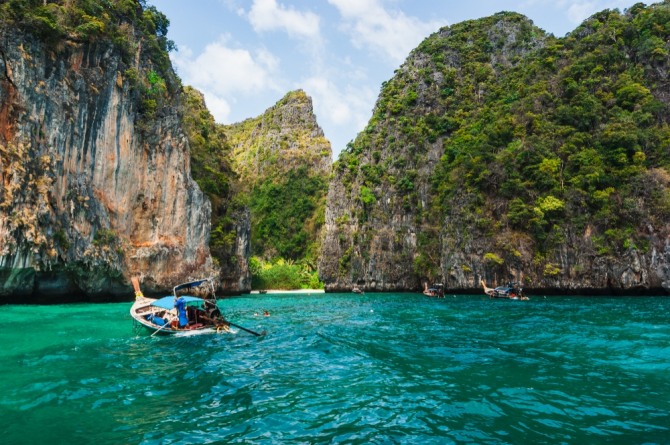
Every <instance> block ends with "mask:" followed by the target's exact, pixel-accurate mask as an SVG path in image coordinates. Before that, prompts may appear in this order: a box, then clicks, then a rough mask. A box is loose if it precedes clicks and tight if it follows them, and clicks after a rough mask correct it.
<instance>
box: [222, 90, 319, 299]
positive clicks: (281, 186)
mask: <svg viewBox="0 0 670 445" xmlns="http://www.w3.org/2000/svg"><path fill="white" fill-rule="evenodd" d="M225 133H226V135H227V137H228V140H229V142H230V144H231V146H232V147H233V159H234V161H233V162H234V167H233V168H234V169H235V171H236V172H237V173H238V174H239V176H240V184H241V188H242V190H243V195H244V196H245V199H246V202H247V203H248V205H249V208H250V212H251V255H252V256H253V257H256V258H255V259H254V261H256V262H257V263H258V264H262V265H263V267H261V266H258V267H252V273H254V271H256V272H260V271H266V273H265V275H267V276H269V275H271V273H269V272H267V270H268V268H269V267H270V266H275V267H278V268H279V269H282V271H283V270H284V269H287V266H286V265H287V264H289V265H290V267H291V268H292V267H297V266H300V267H301V268H302V270H301V272H300V274H297V275H301V276H309V275H314V274H315V264H316V261H317V258H318V254H319V251H320V247H321V244H320V243H321V230H322V227H323V224H324V215H325V203H326V193H327V189H328V183H327V177H328V174H329V171H330V159H331V149H330V143H329V142H328V140H327V139H326V138H325V137H324V136H323V131H322V130H321V128H320V127H319V126H318V124H317V123H316V119H315V117H314V115H313V112H312V103H311V99H310V98H309V97H308V96H307V95H306V94H305V93H304V92H303V91H294V92H290V93H288V94H287V95H286V96H285V97H284V98H282V99H281V100H280V101H279V102H277V104H275V105H274V106H273V107H271V108H269V109H268V110H267V111H266V112H265V113H263V114H262V115H261V116H258V117H256V118H252V119H247V120H245V121H243V122H241V123H238V124H233V125H230V126H226V127H225ZM294 263H296V264H295V265H294ZM282 271H279V270H278V271H276V272H277V273H276V274H275V275H277V276H279V274H282V273H284V272H282ZM254 279H255V280H256V281H255V284H256V285H258V286H263V287H266V285H267V286H269V287H278V288H285V287H281V286H282V284H281V283H276V284H275V285H274V286H273V285H271V284H269V283H268V280H260V279H259V278H258V276H257V275H255V278H254ZM311 279H312V278H308V279H307V282H308V283H309V281H310V280H311ZM296 287H305V286H304V285H300V286H296Z"/></svg>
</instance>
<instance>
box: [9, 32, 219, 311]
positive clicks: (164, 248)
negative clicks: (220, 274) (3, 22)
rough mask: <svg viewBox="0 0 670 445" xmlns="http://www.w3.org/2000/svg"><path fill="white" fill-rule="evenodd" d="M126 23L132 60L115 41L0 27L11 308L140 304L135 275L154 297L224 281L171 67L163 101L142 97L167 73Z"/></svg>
mask: <svg viewBox="0 0 670 445" xmlns="http://www.w3.org/2000/svg"><path fill="white" fill-rule="evenodd" d="M123 26H125V27H122V28H121V29H124V30H126V31H127V33H128V35H129V36H130V38H131V41H132V42H134V43H133V44H134V45H135V48H136V50H135V57H134V60H133V59H132V58H131V59H130V60H129V58H128V57H127V53H124V52H123V51H122V49H120V48H119V46H118V45H116V44H114V43H112V42H111V41H110V40H109V39H106V38H99V39H89V40H81V39H72V40H68V39H64V40H62V41H60V42H59V43H57V44H53V43H48V42H45V41H44V39H42V38H40V36H38V35H37V34H36V33H35V34H33V33H31V32H30V31H26V30H25V29H22V28H18V27H17V28H12V27H4V28H3V29H0V151H1V154H2V156H1V157H0V182H1V184H2V189H1V190H0V302H6V301H22V302H31V301H53V300H54V299H74V300H104V301H109V300H112V299H114V298H118V299H125V300H128V299H130V298H132V292H131V290H132V288H131V287H130V285H129V277H130V276H132V275H136V274H139V275H141V276H142V278H143V289H144V290H145V291H146V292H148V293H151V292H156V291H163V290H167V289H170V288H171V287H172V286H173V285H174V284H175V283H178V282H180V281H181V280H185V279H188V278H191V277H200V276H202V275H207V276H209V275H211V274H212V273H213V268H212V261H211V257H210V251H209V247H208V241H209V236H210V203H209V201H208V200H207V199H206V197H205V196H204V195H203V193H202V192H201V190H200V189H199V187H198V186H197V184H196V183H195V182H194V181H193V179H192V178H191V174H190V164H189V162H190V161H189V146H188V141H187V138H186V136H185V135H184V131H183V130H182V124H181V120H180V115H179V113H178V100H179V96H178V94H179V93H178V87H175V85H174V82H175V79H171V78H168V77H169V76H170V73H171V69H168V70H167V71H166V72H164V73H163V79H161V78H160V77H158V80H159V81H160V82H159V84H158V86H160V87H162V89H160V90H159V91H158V93H156V95H160V96H161V97H160V100H159V102H160V103H161V105H160V106H159V107H158V108H156V100H155V99H153V98H147V97H146V95H145V96H142V93H141V92H140V91H139V90H140V84H141V82H142V81H143V77H142V76H147V75H148V73H153V74H154V78H153V79H150V82H152V86H153V83H155V82H154V81H155V80H156V77H157V75H156V71H154V69H156V70H157V68H154V65H153V64H152V60H151V58H150V57H149V56H148V55H147V54H146V51H145V50H144V48H143V46H142V45H143V39H142V38H141V36H140V37H138V35H137V32H136V31H133V29H132V23H129V24H125V25H123ZM133 33H135V34H133ZM133 37H136V39H135V40H133ZM138 77H140V79H139V80H138ZM165 82H167V90H166V86H165ZM177 82H178V81H177ZM149 99H151V100H153V102H151V100H149ZM147 110H148V111H147Z"/></svg>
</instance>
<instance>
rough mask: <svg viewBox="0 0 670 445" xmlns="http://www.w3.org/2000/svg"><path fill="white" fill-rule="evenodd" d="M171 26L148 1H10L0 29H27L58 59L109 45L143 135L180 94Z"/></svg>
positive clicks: (0, 9) (2, 9)
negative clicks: (77, 49) (75, 49)
mask: <svg viewBox="0 0 670 445" xmlns="http://www.w3.org/2000/svg"><path fill="white" fill-rule="evenodd" d="M169 26H170V21H169V20H168V18H167V17H166V16H165V14H163V13H162V12H160V11H158V10H157V9H156V7H154V6H147V4H146V1H145V0H46V1H45V0H7V1H5V2H2V4H0V28H9V27H18V28H20V29H24V30H26V31H28V32H29V33H32V34H34V35H36V36H37V37H39V39H40V41H42V42H45V43H46V44H47V45H48V46H49V47H50V48H51V50H52V51H54V52H56V53H58V52H60V51H64V50H65V49H66V48H67V46H68V45H72V44H74V45H89V46H95V45H111V46H112V47H113V48H114V50H115V51H118V52H120V55H121V58H122V61H123V64H124V65H125V66H126V69H125V70H123V73H121V77H120V78H119V80H118V81H119V85H122V84H123V82H128V84H129V85H130V87H131V89H133V90H134V91H135V92H136V94H138V97H139V100H138V111H139V117H140V121H139V122H138V123H139V124H140V128H139V129H140V130H143V129H145V128H144V127H146V126H148V121H149V120H150V119H152V118H154V117H155V116H156V113H158V112H160V110H161V109H162V108H164V107H167V106H169V104H170V100H169V98H170V97H171V96H172V95H173V94H175V93H176V92H177V91H179V90H180V88H181V81H180V79H179V78H178V77H177V76H176V75H175V73H174V72H173V70H172V65H171V64H170V57H169V54H168V53H169V52H170V51H172V50H174V49H175V44H174V42H173V41H172V40H170V39H168V38H167V33H168V28H169ZM138 51H139V52H140V53H141V55H142V57H141V59H140V63H139V65H138V64H137V63H136V59H135V56H136V55H137V53H138Z"/></svg>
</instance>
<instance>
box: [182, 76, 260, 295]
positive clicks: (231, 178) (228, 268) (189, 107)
mask: <svg viewBox="0 0 670 445" xmlns="http://www.w3.org/2000/svg"><path fill="white" fill-rule="evenodd" d="M183 98H184V100H183V109H184V112H183V122H184V129H185V130H186V134H187V136H188V139H189V144H190V147H191V170H192V172H193V178H194V179H195V181H196V182H197V183H198V185H199V186H200V188H201V189H202V190H203V192H205V194H206V195H207V196H208V197H209V199H210V202H211V203H212V235H211V238H210V244H209V245H210V251H211V253H212V257H213V258H214V261H215V263H216V266H217V267H218V269H219V275H220V278H221V288H222V289H221V291H222V292H224V293H227V294H234V293H240V292H248V291H250V290H251V273H250V271H249V247H250V236H251V226H250V224H251V222H250V215H249V209H248V207H247V206H246V205H245V200H244V198H241V195H242V194H243V193H244V192H243V189H244V183H243V182H242V181H240V177H239V175H238V174H237V173H236V172H235V171H234V169H233V166H232V164H233V158H232V148H231V146H230V144H229V143H228V141H227V139H226V135H225V132H224V126H223V125H220V124H217V123H216V122H214V117H213V116H212V114H211V113H210V112H209V110H207V107H206V106H205V98H204V96H203V94H202V93H200V92H199V91H197V90H195V89H194V88H191V87H185V88H184V97H183Z"/></svg>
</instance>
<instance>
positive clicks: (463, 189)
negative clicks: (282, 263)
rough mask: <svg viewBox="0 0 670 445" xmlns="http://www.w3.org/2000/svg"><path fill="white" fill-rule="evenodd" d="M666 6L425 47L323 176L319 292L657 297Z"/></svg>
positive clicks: (507, 27)
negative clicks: (484, 290)
mask: <svg viewBox="0 0 670 445" xmlns="http://www.w3.org/2000/svg"><path fill="white" fill-rule="evenodd" d="M669 11H670V5H668V3H667V2H665V3H663V4H658V5H653V6H650V7H645V6H644V5H641V4H637V5H635V6H634V7H633V8H631V9H630V10H628V11H626V13H625V14H621V13H620V12H619V11H616V10H614V11H604V12H602V13H599V14H596V15H594V16H593V17H592V18H590V19H589V20H587V21H586V22H585V23H584V24H583V25H581V26H580V27H579V28H577V29H576V30H575V31H574V32H573V33H571V34H570V35H568V36H566V37H565V38H562V39H557V38H554V37H553V36H551V35H547V34H546V33H544V31H542V30H541V29H539V28H537V27H535V26H534V25H533V24H532V22H530V21H529V20H528V19H527V18H525V17H523V16H520V15H518V14H513V13H500V14H496V15H495V16H492V17H488V18H484V19H481V20H476V21H469V22H464V23H460V24H456V25H454V26H451V27H447V28H443V29H441V30H439V31H438V32H437V33H435V34H433V35H432V36H430V37H428V38H427V39H426V40H425V41H424V42H422V43H421V45H419V47H418V48H416V49H415V50H414V51H412V53H411V54H410V55H409V57H408V58H407V60H406V62H405V63H404V64H403V65H402V66H401V67H400V68H399V69H398V70H397V71H396V74H395V76H394V77H393V78H392V79H390V80H389V81H388V82H385V83H384V85H383V87H382V91H381V94H380V96H379V99H378V101H377V104H376V106H375V109H374V111H373V116H372V118H371V120H370V122H369V124H368V126H367V128H366V129H365V130H364V131H363V132H361V133H360V134H359V135H358V136H357V138H356V140H355V141H354V142H353V143H352V144H351V145H350V146H349V147H348V148H347V150H345V151H344V152H343V153H342V154H341V156H340V158H339V159H338V161H337V162H336V163H335V165H334V167H333V179H332V181H331V183H330V189H329V194H328V204H327V211H326V238H325V241H324V245H323V250H322V255H321V262H320V266H319V273H320V278H321V279H322V280H323V281H324V282H325V283H326V289H327V290H329V291H336V290H349V289H351V287H352V286H353V285H358V286H359V287H363V288H365V289H367V290H420V289H421V288H422V287H423V283H425V282H442V283H444V284H445V286H446V287H447V288H448V289H451V290H453V291H459V292H461V291H467V292H479V289H480V288H479V282H480V280H481V279H485V280H486V281H487V283H488V284H489V285H499V284H503V283H505V282H507V281H508V280H518V281H522V282H523V283H524V285H525V286H526V287H527V288H530V289H531V290H535V291H537V292H540V291H542V292H551V291H554V292H596V293H616V292H620V293H635V292H646V293H654V292H663V289H666V290H670V225H669V224H668V221H669V220H670V219H669V218H670V205H669V203H670V173H669V172H670V169H669V168H668V166H669V165H670V151H669V150H668V140H670V139H669V136H670V132H669V131H668V120H669V118H668V116H670V113H669V110H670V107H669V103H670V101H668V95H667V91H668V90H667V87H668V85H669V80H668V79H669V78H668V72H669V71H670V70H669V67H668V58H667V54H668V53H669V52H670V47H669V45H668V43H667V42H668V41H670V40H669V37H670V35H669V34H668V29H667V27H666V26H665V24H666V23H667V16H668V13H669Z"/></svg>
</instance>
